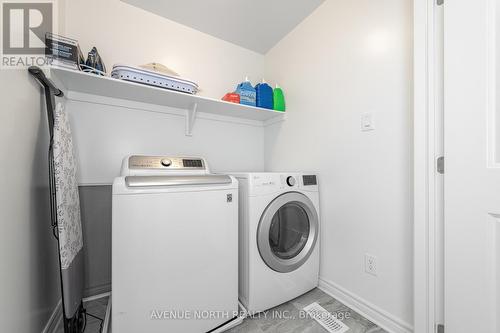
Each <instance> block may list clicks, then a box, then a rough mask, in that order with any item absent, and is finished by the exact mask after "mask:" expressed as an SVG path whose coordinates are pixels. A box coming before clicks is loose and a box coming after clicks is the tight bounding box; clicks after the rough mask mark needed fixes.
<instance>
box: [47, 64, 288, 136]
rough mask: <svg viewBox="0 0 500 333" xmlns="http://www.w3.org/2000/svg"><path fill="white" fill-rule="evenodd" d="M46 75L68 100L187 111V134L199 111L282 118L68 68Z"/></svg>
mask: <svg viewBox="0 0 500 333" xmlns="http://www.w3.org/2000/svg"><path fill="white" fill-rule="evenodd" d="M47 75H48V76H49V77H50V78H51V79H52V80H53V81H55V82H56V83H57V86H58V88H59V89H61V90H63V91H64V93H65V94H66V97H67V98H68V99H72V97H74V96H75V95H78V96H85V95H87V96H88V95H93V96H102V97H108V98H113V99H121V100H128V101H133V102H139V103H147V104H154V105H158V106H164V107H169V108H176V109H183V110H186V135H192V129H193V126H194V123H195V120H196V116H197V114H198V113H207V114H213V115H218V116H223V117H231V118H241V119H247V120H251V121H257V122H259V123H261V124H262V125H263V126H264V125H265V124H268V123H274V122H276V121H281V120H283V119H284V118H285V113H284V112H279V111H274V110H269V109H263V108H257V107H252V106H247V105H241V104H235V103H230V102H225V101H222V100H217V99H213V98H208V97H203V96H197V95H190V94H186V93H181V92H176V91H172V90H168V89H164V88H156V87H151V86H147V85H143V84H139V83H134V82H128V81H124V80H118V79H114V78H111V77H103V76H97V75H93V74H87V73H84V72H79V71H74V70H70V69H64V68H57V67H51V68H50V69H49V70H48V72H47Z"/></svg>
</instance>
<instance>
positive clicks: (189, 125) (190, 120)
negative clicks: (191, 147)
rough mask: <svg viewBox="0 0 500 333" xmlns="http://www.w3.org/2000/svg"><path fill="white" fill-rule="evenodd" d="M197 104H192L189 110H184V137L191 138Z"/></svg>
mask: <svg viewBox="0 0 500 333" xmlns="http://www.w3.org/2000/svg"><path fill="white" fill-rule="evenodd" d="M197 109H198V103H193V104H192V105H191V108H189V109H188V110H186V136H193V126H194V122H195V120H196V111H197Z"/></svg>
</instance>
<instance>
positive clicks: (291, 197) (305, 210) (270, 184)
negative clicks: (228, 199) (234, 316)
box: [233, 173, 320, 313]
mask: <svg viewBox="0 0 500 333" xmlns="http://www.w3.org/2000/svg"><path fill="white" fill-rule="evenodd" d="M233 175H234V176H235V177H236V178H237V179H238V181H239V185H240V187H239V208H240V210H239V298H240V301H241V302H242V303H243V305H244V306H245V307H246V309H247V310H248V311H249V312H250V313H253V312H261V311H265V310H267V309H270V308H272V307H274V306H277V305H279V304H282V303H284V302H287V301H289V300H291V299H293V298H295V297H298V296H300V295H302V294H304V293H306V292H307V291H309V290H311V289H313V288H315V287H317V285H318V275H319V230H320V221H319V193H318V183H317V177H316V175H311V174H301V173H237V174H233Z"/></svg>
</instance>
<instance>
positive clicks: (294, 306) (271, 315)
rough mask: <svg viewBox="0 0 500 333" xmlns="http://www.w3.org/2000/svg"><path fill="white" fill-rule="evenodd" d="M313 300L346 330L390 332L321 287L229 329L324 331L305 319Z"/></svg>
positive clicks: (91, 305)
mask: <svg viewBox="0 0 500 333" xmlns="http://www.w3.org/2000/svg"><path fill="white" fill-rule="evenodd" d="M313 302H317V303H318V304H319V305H321V306H322V307H323V308H325V309H326V310H327V311H329V312H330V313H332V314H334V315H337V318H338V319H343V320H342V322H343V323H344V324H345V325H347V326H348V327H349V331H347V333H387V332H386V331H385V330H383V329H381V328H380V327H378V326H377V325H375V324H374V323H372V322H371V321H369V320H368V319H366V318H364V317H363V316H361V315H360V314H358V313H356V312H355V311H353V310H351V309H350V308H348V307H347V306H345V305H344V304H342V303H340V302H339V301H337V300H336V299H334V298H332V297H331V296H329V295H327V294H326V293H324V292H323V291H321V290H319V289H314V290H312V291H310V292H308V293H307V294H305V295H302V296H300V297H297V298H296V299H293V300H291V301H290V302H287V303H285V304H282V305H280V306H277V307H275V308H273V309H270V310H269V311H266V312H265V314H260V315H259V314H257V315H255V316H253V317H248V318H246V319H245V320H244V321H243V323H242V324H241V325H239V326H237V327H235V328H233V329H231V330H229V331H227V332H228V333H325V332H327V331H326V330H325V329H324V328H323V327H322V326H321V325H320V324H319V323H317V322H316V321H315V320H314V319H310V318H304V316H303V315H301V310H302V309H303V308H304V307H305V306H307V305H309V304H311V303H313ZM107 303H108V298H107V297H106V298H101V299H97V300H94V301H90V302H86V303H85V307H86V309H87V312H88V313H91V314H93V315H95V316H98V317H100V318H104V316H105V314H106V304H107ZM302 314H303V313H302ZM99 325H100V322H99V321H98V320H97V319H94V318H91V317H89V319H88V322H87V327H86V329H85V333H98V332H99ZM57 333H63V330H62V326H60V327H59V329H58V330H57Z"/></svg>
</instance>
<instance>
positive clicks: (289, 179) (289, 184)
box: [286, 176, 297, 187]
mask: <svg viewBox="0 0 500 333" xmlns="http://www.w3.org/2000/svg"><path fill="white" fill-rule="evenodd" d="M296 182H297V181H296V180H295V178H293V177H292V176H289V177H288V178H287V179H286V183H287V184H288V186H290V187H292V186H295V183H296Z"/></svg>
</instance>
